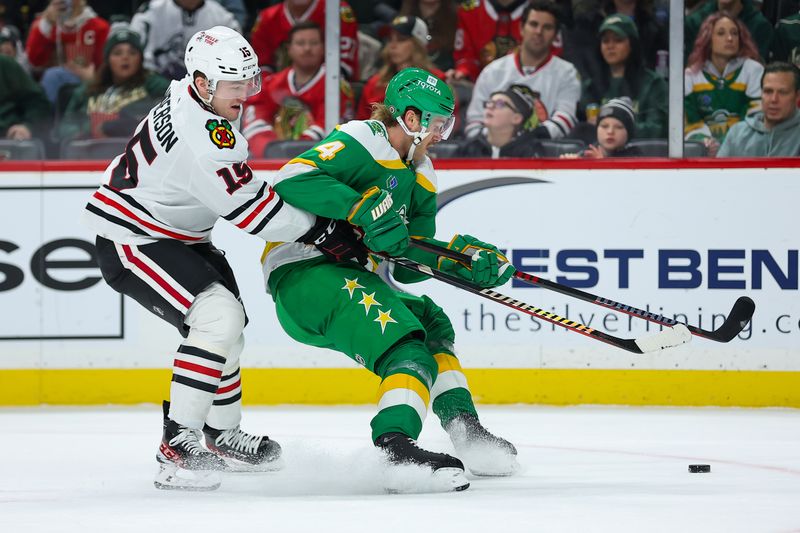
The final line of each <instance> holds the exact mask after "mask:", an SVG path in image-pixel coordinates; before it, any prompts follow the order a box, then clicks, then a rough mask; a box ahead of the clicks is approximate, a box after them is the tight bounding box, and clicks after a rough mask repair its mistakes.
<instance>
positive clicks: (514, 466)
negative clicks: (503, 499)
mask: <svg viewBox="0 0 800 533" xmlns="http://www.w3.org/2000/svg"><path fill="white" fill-rule="evenodd" d="M465 463H466V461H465ZM467 468H468V469H469V471H470V473H471V474H472V475H473V476H478V477H509V476H513V475H514V474H516V473H517V472H519V470H520V466H519V463H518V462H517V461H516V459H515V460H513V461H511V462H510V463H508V464H504V465H497V464H493V465H480V464H478V465H474V464H473V465H467Z"/></svg>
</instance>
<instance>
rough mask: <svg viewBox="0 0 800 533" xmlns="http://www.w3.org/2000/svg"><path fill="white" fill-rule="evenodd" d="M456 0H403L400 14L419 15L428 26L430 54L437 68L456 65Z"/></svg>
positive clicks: (447, 67) (446, 69)
mask: <svg viewBox="0 0 800 533" xmlns="http://www.w3.org/2000/svg"><path fill="white" fill-rule="evenodd" d="M456 4H457V2H455V0H403V3H402V4H401V5H400V14H401V15H406V16H410V17H419V18H421V19H422V21H423V22H425V24H426V25H427V26H428V31H429V32H430V35H431V39H430V41H428V55H429V56H430V58H431V61H432V62H433V64H434V65H436V68H438V69H440V70H441V71H443V72H447V71H448V70H449V69H451V68H453V66H454V65H455V63H454V61H453V43H454V42H455V40H456V24H457V22H458V11H457V10H456V7H457V6H456Z"/></svg>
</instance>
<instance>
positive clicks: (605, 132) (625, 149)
mask: <svg viewBox="0 0 800 533" xmlns="http://www.w3.org/2000/svg"><path fill="white" fill-rule="evenodd" d="M635 134H636V114H635V113H634V111H633V107H632V102H631V99H630V98H628V97H627V96H623V97H621V98H612V99H611V100H609V101H608V102H607V103H606V104H605V105H604V106H603V107H601V108H600V112H599V113H598V115H597V144H590V145H589V147H588V148H587V149H586V150H584V152H583V153H582V154H564V155H562V156H561V157H562V158H563V159H575V158H578V157H585V158H587V159H603V158H606V157H641V156H642V155H643V153H642V151H641V150H640V149H639V147H637V146H630V145H629V144H628V142H629V141H630V140H631V139H632V138H633V137H634V136H635Z"/></svg>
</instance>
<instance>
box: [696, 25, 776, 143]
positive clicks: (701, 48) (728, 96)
mask: <svg viewBox="0 0 800 533" xmlns="http://www.w3.org/2000/svg"><path fill="white" fill-rule="evenodd" d="M763 72H764V67H763V66H762V65H761V63H759V62H758V50H757V49H756V45H755V43H753V40H752V39H751V37H750V32H749V31H747V28H746V27H745V25H744V24H743V23H742V22H741V21H740V20H738V19H736V18H733V17H731V16H730V15H728V14H725V13H722V12H719V13H714V14H712V15H709V17H708V18H706V20H705V21H704V22H703V25H702V26H701V27H700V33H699V34H698V35H697V40H696V41H695V44H694V49H693V50H692V53H691V55H689V63H688V67H687V69H686V73H685V75H684V109H685V112H686V117H685V124H686V125H685V128H684V132H685V135H686V139H687V140H697V141H702V142H703V143H704V144H705V145H706V148H707V150H708V154H709V156H711V157H714V155H716V153H717V150H718V149H719V144H720V142H722V140H723V139H724V138H725V135H726V134H727V133H728V129H729V128H730V127H731V126H733V125H734V124H736V123H737V122H739V121H740V120H743V119H744V118H745V116H748V115H752V114H754V113H757V112H758V111H760V109H761V75H762V74H763Z"/></svg>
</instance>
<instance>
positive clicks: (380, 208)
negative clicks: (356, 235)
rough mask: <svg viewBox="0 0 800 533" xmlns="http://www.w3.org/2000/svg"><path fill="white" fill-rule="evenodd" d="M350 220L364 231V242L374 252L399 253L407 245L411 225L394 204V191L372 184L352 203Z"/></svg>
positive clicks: (348, 219) (348, 218)
mask: <svg viewBox="0 0 800 533" xmlns="http://www.w3.org/2000/svg"><path fill="white" fill-rule="evenodd" d="M347 221H348V222H350V223H351V224H353V225H355V226H358V227H360V228H361V230H362V231H363V232H364V244H365V245H366V246H367V248H369V249H370V250H372V251H373V252H386V253H387V254H389V255H400V254H401V253H403V251H405V249H406V248H408V228H406V225H405V222H404V221H403V217H401V216H400V214H399V213H398V212H397V211H395V210H394V208H393V207H392V195H391V194H389V193H388V192H387V191H384V190H382V189H379V188H377V187H371V188H370V189H368V190H367V191H366V192H365V193H364V194H362V195H361V199H360V200H359V201H357V202H356V203H355V205H353V208H352V209H351V210H350V216H348V217H347Z"/></svg>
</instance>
